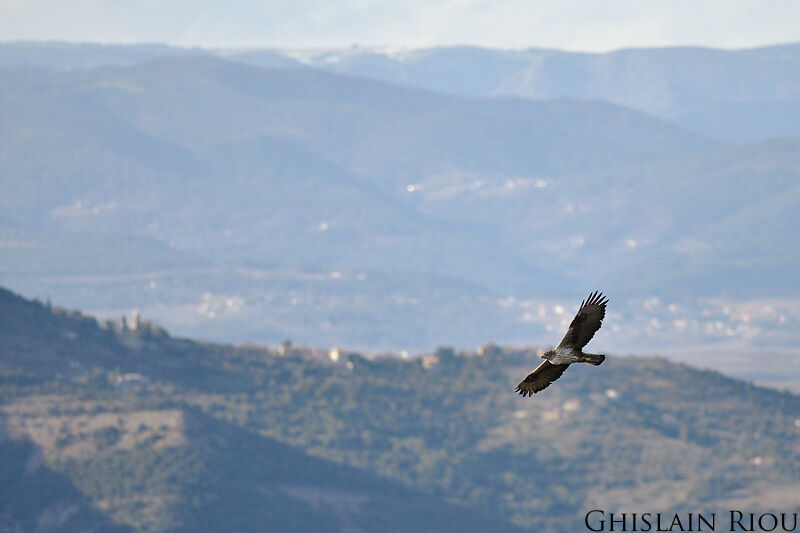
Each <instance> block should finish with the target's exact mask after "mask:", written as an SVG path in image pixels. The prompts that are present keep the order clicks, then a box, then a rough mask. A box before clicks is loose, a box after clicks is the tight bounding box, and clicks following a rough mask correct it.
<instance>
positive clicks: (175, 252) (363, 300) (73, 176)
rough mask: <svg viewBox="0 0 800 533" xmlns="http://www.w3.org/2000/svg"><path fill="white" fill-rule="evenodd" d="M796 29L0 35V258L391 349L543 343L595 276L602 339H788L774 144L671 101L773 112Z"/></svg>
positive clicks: (73, 289) (37, 283)
mask: <svg viewBox="0 0 800 533" xmlns="http://www.w3.org/2000/svg"><path fill="white" fill-rule="evenodd" d="M796 50H797V47H795V46H794V45H792V46H786V47H776V48H768V49H759V50H750V51H710V50H699V49H668V50H629V51H620V52H616V53H611V54H599V55H593V54H569V53H562V52H554V51H536V50H530V51H520V52H507V51H492V50H480V49H470V48H453V49H439V50H427V51H413V52H408V53H403V54H398V53H386V52H380V51H370V50H361V49H355V50H346V51H325V52H313V53H312V52H303V53H300V52H291V51H289V52H287V51H248V52H236V51H207V50H184V49H174V48H169V47H164V46H158V45H152V46H151V45H148V46H99V45H68V44H62V43H6V44H2V45H0V95H2V99H0V116H2V121H0V135H2V138H3V139H4V142H3V143H2V145H0V173H2V176H3V179H2V180H0V209H2V217H1V218H0V281H2V282H3V283H5V284H7V285H9V286H12V287H14V288H15V289H18V290H20V291H23V292H24V293H26V294H29V295H39V296H41V297H46V296H51V297H53V298H55V299H57V300H59V301H64V302H69V303H70V304H72V305H76V306H80V307H82V308H85V309H91V310H93V311H95V312H98V313H101V314H103V315H110V314H119V313H122V312H125V313H130V312H132V311H133V310H134V309H138V310H140V311H142V312H143V313H144V314H145V316H148V317H153V318H156V319H159V320H161V321H163V322H164V323H165V324H167V325H168V326H169V327H171V328H175V329H176V330H177V331H180V332H182V333H186V334H190V333H191V334H195V335H201V336H204V337H205V338H209V339H218V340H242V339H247V340H252V341H255V340H265V341H270V342H280V341H281V340H283V339H286V338H290V339H294V340H295V341H298V342H303V343H309V344H323V345H333V344H337V345H339V344H340V345H348V346H357V347H361V348H364V349H387V348H392V349H398V350H400V349H408V350H412V351H413V350H422V349H426V348H432V347H434V346H436V345H437V344H454V345H457V346H468V345H472V346H474V345H477V344H480V343H482V342H485V341H487V340H490V339H495V340H500V341H503V342H514V343H532V342H541V343H546V342H554V341H555V340H557V339H556V338H555V337H557V336H558V335H559V333H558V332H559V331H560V330H561V329H562V328H563V327H564V325H565V324H564V321H565V320H567V317H566V315H568V314H569V311H570V310H571V309H572V308H571V307H567V306H574V304H575V303H576V302H577V301H579V300H580V298H581V297H583V296H585V293H588V291H589V290H590V289H593V288H603V289H605V290H607V291H608V292H610V293H611V294H612V298H613V299H614V302H613V304H612V305H614V306H615V307H614V312H616V313H619V314H618V315H616V316H613V320H612V321H611V323H612V324H613V325H614V327H616V328H618V329H617V330H616V331H614V341H613V344H614V345H615V346H616V349H617V350H618V351H621V352H624V351H631V350H641V349H645V350H647V351H648V352H656V351H668V350H673V351H674V350H696V349H698V348H701V347H702V348H704V349H716V350H718V351H720V352H727V353H732V352H736V353H748V354H750V353H753V350H756V353H757V354H758V355H759V357H778V358H784V359H780V360H784V361H787V360H791V358H792V357H795V356H796V349H797V346H798V342H800V337H797V334H796V331H798V329H797V328H796V327H795V325H796V323H797V321H798V320H800V304H798V300H797V297H798V291H799V290H800V278H798V272H800V255H798V249H797V247H795V246H791V245H789V244H788V243H793V242H796V241H797V239H798V237H800V236H798V226H797V224H795V223H794V220H795V218H796V216H795V215H794V213H796V212H797V211H798V208H800V206H799V205H798V201H799V200H800V189H798V183H800V181H798V173H800V165H798V162H799V161H800V157H798V156H800V142H799V141H798V140H797V139H796V138H785V139H772V138H771V137H774V136H775V135H777V133H776V132H777V130H775V129H774V128H772V126H769V124H767V123H766V122H759V124H760V126H759V127H762V126H763V131H764V132H765V133H763V134H761V133H758V134H757V135H755V134H754V135H755V137H753V138H757V139H759V141H758V142H752V143H748V144H733V143H731V142H730V139H729V138H727V137H725V135H718V134H717V133H714V132H713V131H710V130H709V129H708V128H704V127H696V125H695V126H692V124H688V123H686V122H685V121H684V120H683V119H682V118H680V117H683V116H689V115H691V114H692V113H700V115H694V116H696V117H701V115H703V113H706V111H702V110H711V111H708V113H712V114H716V115H717V116H719V117H721V119H724V120H725V121H728V122H730V121H733V122H736V123H737V124H744V123H742V122H737V121H738V120H739V119H737V118H736V117H737V116H738V115H736V114H735V113H734V114H726V113H727V111H725V110H727V109H734V110H735V109H744V108H746V107H748V106H750V108H755V109H762V108H763V109H772V110H773V111H774V112H775V113H776V114H777V115H780V116H781V117H784V118H786V117H791V114H790V113H789V112H784V111H783V109H784V106H789V107H791V106H792V105H794V104H793V103H792V102H794V101H795V100H796V94H795V93H794V92H793V91H794V90H795V89H796V87H797V86H798V85H796V84H795V81H796V75H797V72H796V69H795V68H794V65H796V64H798V63H797V62H796V61H795V62H793V61H791V58H792V57H794V54H796V53H797V52H796ZM787 58H788V59H787ZM525 72H527V73H528V75H527V76H526V75H523V73H525ZM701 73H707V77H710V78H709V79H706V78H704V77H703V76H701ZM793 76H794V77H793ZM370 78H371V79H370ZM470 80H473V81H470ZM514 80H517V81H516V82H515V81H514ZM726 80H727V81H726ZM748 80H749V81H751V82H752V83H749V84H748ZM764 80H769V83H767V82H766V81H764ZM387 82H392V83H387ZM601 82H602V83H601ZM766 85H768V86H769V87H768V88H765V87H766ZM654 87H655V88H659V87H660V88H662V89H663V90H656V89H654ZM725 87H728V89H729V90H723V89H724V88H725ZM434 90H435V91H436V92H434ZM659 91H660V92H659ZM762 101H769V102H771V103H770V104H769V105H766V106H761V104H760V102H762ZM712 108H713V110H712ZM786 109H789V108H788V107H787V108H786ZM698 110H701V111H702V112H701V111H698ZM773 111H770V112H773ZM737 112H738V111H737ZM692 120H694V119H692ZM698 120H699V121H700V122H701V123H702V124H710V122H709V121H707V120H706V119H703V118H701V119H698ZM794 123H800V122H794ZM692 128H694V129H692ZM770 128H772V129H770ZM724 129H726V131H733V129H730V128H727V127H726V128H724ZM734 129H735V128H734ZM747 129H748V131H751V129H750V128H749V127H748V128H747ZM752 131H753V132H756V129H752ZM759 131H761V130H759ZM787 134H792V135H793V134H794V133H792V132H789V133H787ZM780 135H784V133H781V134H780ZM654 299H655V300H654ZM653 301H655V302H658V303H655V304H653V303H652V302H653ZM648 302H650V303H648ZM557 309H561V311H558V312H557V311H556V310H557ZM726 310H727V311H726ZM787 357H788V358H789V359H785V358H787ZM714 364H715V365H717V366H720V367H724V365H720V364H718V363H714ZM740 368H743V367H740ZM742 372H743V373H745V372H750V368H749V367H748V369H747V370H743V371H742ZM778 373H779V374H783V373H782V372H778Z"/></svg>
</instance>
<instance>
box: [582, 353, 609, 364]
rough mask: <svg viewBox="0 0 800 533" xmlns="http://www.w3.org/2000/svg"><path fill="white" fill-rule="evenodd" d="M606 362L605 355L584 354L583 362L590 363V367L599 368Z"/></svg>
mask: <svg viewBox="0 0 800 533" xmlns="http://www.w3.org/2000/svg"><path fill="white" fill-rule="evenodd" d="M605 360H606V356H605V355H601V354H597V353H585V354H583V362H584V363H589V364H590V365H594V366H599V365H602V364H603V361H605Z"/></svg>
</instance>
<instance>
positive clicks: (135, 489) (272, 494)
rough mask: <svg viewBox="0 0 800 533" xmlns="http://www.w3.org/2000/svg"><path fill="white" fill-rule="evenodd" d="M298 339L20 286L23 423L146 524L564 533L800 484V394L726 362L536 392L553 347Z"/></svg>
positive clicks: (6, 360)
mask: <svg viewBox="0 0 800 533" xmlns="http://www.w3.org/2000/svg"><path fill="white" fill-rule="evenodd" d="M12 316H14V317H22V318H17V319H15V320H13V321H12V320H6V317H12ZM63 330H69V331H76V332H79V333H77V335H76V336H74V337H70V338H67V337H65V336H64V335H62V334H61V333H60V332H61V331H63ZM281 351H282V354H281V353H278V351H273V350H269V349H266V348H256V347H247V346H242V347H231V346H223V345H213V344H203V343H195V342H191V341H188V340H183V339H174V338H171V337H169V336H168V335H165V334H163V333H162V334H159V335H153V334H151V333H149V330H143V331H138V332H133V331H122V330H119V329H113V328H112V329H101V328H100V327H99V326H98V325H97V324H96V323H95V322H93V321H92V320H91V319H87V318H86V317H82V316H79V315H76V314H72V313H67V312H63V311H57V310H56V311H53V310H51V309H48V308H47V307H46V306H44V305H41V304H36V303H31V302H26V301H23V300H21V299H19V298H16V297H14V296H13V295H10V294H9V293H6V292H2V293H0V354H2V373H0V398H2V402H3V404H2V408H3V413H5V415H4V416H5V418H6V420H5V422H4V423H5V424H6V425H8V426H9V427H10V428H16V431H17V434H21V435H27V437H26V438H27V439H28V440H29V441H32V442H33V443H35V446H36V447H38V448H40V449H41V453H43V455H44V457H45V458H46V464H47V465H48V466H47V468H48V469H52V471H53V472H55V473H57V475H58V476H61V478H60V479H64V480H68V482H69V483H70V484H72V486H74V487H75V488H76V489H77V493H79V494H80V497H81V498H84V499H85V501H87V502H92V503H93V504H94V505H100V506H101V508H102V509H103V510H104V512H106V513H107V515H108V517H110V518H111V519H113V520H114V521H116V522H117V523H120V524H124V525H129V526H132V527H134V528H136V529H137V530H142V531H181V530H186V531H190V530H192V531H199V530H203V528H204V527H205V530H207V531H216V530H220V531H221V530H224V529H225V527H226V525H227V526H231V525H232V524H233V525H236V527H237V528H243V529H238V530H245V529H246V528H247V527H251V528H255V529H258V527H259V524H263V523H264V521H266V520H273V521H274V520H278V521H279V522H273V523H274V524H276V527H277V528H278V529H280V530H285V531H299V530H301V529H303V528H310V527H317V528H318V527H319V524H320V523H326V524H328V525H329V526H330V527H329V530H334V531H338V530H340V529H346V528H347V527H351V526H352V527H356V528H357V529H358V528H361V530H365V531H366V530H375V529H376V527H378V526H377V524H380V528H381V529H389V530H396V531H403V530H406V531H410V530H414V531H423V530H425V524H427V525H429V526H430V527H432V528H433V529H434V530H437V531H444V530H447V529H448V527H449V528H451V529H456V525H458V524H461V526H464V525H465V524H464V523H463V522H459V521H458V520H456V519H454V518H452V517H453V516H456V515H458V516H463V517H466V518H463V519H462V520H467V525H468V523H470V522H473V521H476V520H477V521H480V520H485V521H486V522H485V523H487V524H492V523H493V524H495V525H496V524H498V523H501V522H502V521H503V520H505V519H510V520H511V521H513V522H514V523H516V524H517V525H518V526H521V527H525V528H531V529H533V530H535V531H548V530H552V531H559V530H563V529H564V527H565V526H564V524H571V523H573V522H574V523H575V524H580V523H581V522H580V520H581V516H582V513H583V512H585V511H586V510H587V508H590V507H591V508H607V509H620V510H625V509H626V508H628V507H629V506H630V504H631V502H633V501H635V502H637V503H636V505H637V508H639V509H645V508H646V509H648V510H653V511H658V510H665V511H666V510H670V509H684V510H685V508H686V506H691V507H692V509H700V508H708V509H714V508H715V506H718V505H722V503H723V502H725V501H729V500H731V499H736V498H745V499H747V500H748V501H752V502H753V505H754V506H756V507H758V508H759V509H765V510H766V509H770V508H771V506H774V505H776V504H775V503H774V500H773V499H772V497H771V496H770V494H774V492H768V491H766V490H765V487H769V488H770V490H772V491H775V490H779V491H780V490H783V491H785V492H787V493H789V492H791V491H796V490H797V488H798V485H797V479H800V467H798V465H800V446H798V439H797V434H798V427H797V420H800V398H799V397H798V396H795V395H792V394H789V393H783V392H778V391H774V390H770V389H765V388H761V387H756V386H753V385H751V384H748V383H745V382H742V381H736V380H732V379H729V378H727V377H725V376H723V375H721V374H718V373H715V372H710V371H701V370H697V369H694V368H691V367H688V366H684V365H676V364H673V363H668V362H666V361H663V360H658V359H638V358H614V357H612V358H610V359H609V360H608V361H607V362H606V363H605V364H604V365H603V366H601V367H599V368H594V367H592V368H587V367H581V366H576V367H575V368H572V369H570V371H569V372H568V373H566V374H565V375H564V377H563V378H562V379H561V380H559V382H558V383H557V385H555V386H553V387H551V388H549V389H547V390H546V391H544V392H543V393H541V394H539V395H537V396H536V397H534V398H530V399H523V398H520V397H519V396H517V395H515V394H513V387H514V385H515V384H516V382H517V381H518V380H519V379H521V377H523V376H524V375H525V373H526V372H527V371H529V370H530V368H531V367H532V366H533V365H535V364H536V362H537V358H536V355H535V352H534V351H533V350H527V349H520V350H517V349H509V348H499V347H487V349H486V350H483V355H478V354H477V353H460V352H457V351H455V350H453V349H451V348H447V347H443V348H440V349H439V350H437V351H436V353H435V354H432V356H427V357H425V358H419V359H409V360H403V359H400V358H396V357H391V356H383V357H376V358H368V357H364V356H362V355H359V354H355V353H348V352H346V351H340V355H339V357H338V359H337V360H336V361H335V362H334V361H332V359H331V358H330V357H329V355H328V353H327V352H325V351H321V350H309V349H305V348H302V347H299V348H298V347H293V346H289V345H287V346H285V347H284V348H283V349H282V350H281ZM119 376H127V378H126V379H127V381H124V380H120V379H118V378H119ZM126 383H136V386H127V385H125V384H126ZM33 422H36V424H39V425H38V426H37V425H36V424H34V423H33ZM34 427H50V428H53V429H52V430H53V431H54V432H55V433H54V436H53V437H52V438H51V437H45V436H42V435H43V433H41V432H37V431H39V430H36V431H34V430H33V429H31V428H34ZM33 443H31V444H27V446H33V445H34V444H33ZM15 446H16V445H15ZM20 460H21V459H20ZM54 475H55V474H54ZM4 476H5V478H4V482H8V483H12V484H13V483H20V481H19V478H18V477H14V476H13V475H12V474H10V473H8V472H7V473H6V474H4ZM54 490H55V489H54ZM365 495H366V496H365ZM365 497H366V498H367V499H366V500H364V498H365ZM313 502H316V503H313ZM409 502H413V506H412V507H414V506H416V507H418V508H420V509H425V511H424V512H421V514H418V513H416V514H415V513H414V512H411V511H409V507H408V506H407V505H411V503H409ZM424 502H427V505H428V506H427V507H425V505H423V503H424ZM9 505H10V503H9V502H8V501H7V500H0V512H5V513H17V512H18V511H17V510H14V508H11V507H9ZM420 506H422V507H420ZM462 506H463V507H462ZM467 509H469V510H470V511H469V512H467ZM290 510H291V511H290ZM783 510H784V511H785V510H786V509H783ZM27 512H31V513H35V512H36V510H35V509H29V510H28V511H27ZM464 513H466V514H464ZM470 513H472V514H470ZM386 516H393V517H394V518H393V519H392V520H391V521H389V522H390V523H391V524H392V525H391V527H389V526H388V525H387V523H386V522H385V521H382V520H385V517H386ZM381 517H384V518H383V519H382V518H381ZM448 517H449V518H448ZM412 520H417V522H414V523H415V524H416V526H415V527H412V526H411V525H409V524H411V523H412V522H411V521H412ZM498 521H499V522H498ZM476 523H477V522H476ZM431 524H436V526H431ZM445 524H449V526H445ZM404 526H405V527H404ZM461 526H459V527H461ZM510 527H511V526H510V525H509V526H503V529H505V530H510V529H508V528H510ZM576 527H577V526H576ZM462 529H463V527H462Z"/></svg>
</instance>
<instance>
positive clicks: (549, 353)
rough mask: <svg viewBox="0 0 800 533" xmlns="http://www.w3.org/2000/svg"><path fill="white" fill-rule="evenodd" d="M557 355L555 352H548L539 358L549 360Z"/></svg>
mask: <svg viewBox="0 0 800 533" xmlns="http://www.w3.org/2000/svg"><path fill="white" fill-rule="evenodd" d="M555 354H556V351H555V350H548V351H546V352H544V353H543V354H542V355H540V356H539V357H541V358H542V359H549V358H550V357H551V356H554V355H555Z"/></svg>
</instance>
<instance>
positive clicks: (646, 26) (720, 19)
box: [0, 0, 800, 51]
mask: <svg viewBox="0 0 800 533" xmlns="http://www.w3.org/2000/svg"><path fill="white" fill-rule="evenodd" d="M18 39H28V40H69V41H95V42H98V41H99V42H121V43H130V42H165V43H171V44H178V45H185V46H194V45H196V46H205V47H245V46H246V47H254V46H265V47H303V48H305V47H341V46H350V45H351V44H353V43H358V44H360V45H366V46H374V45H387V46H402V47H419V46H432V45H446V44H473V45H482V46H491V47H503V48H525V47H532V46H536V47H550V48H565V49H571V50H591V51H602V50H609V49H614V48H621V47H630V46H661V45H681V44H689V45H705V46H714V47H724V48H741V47H750V46H758V45H764V44H775V43H785V42H793V41H800V1H795V0H706V1H704V0H672V1H671V0H595V1H586V0H553V1H547V2H544V1H535V0H527V1H526V0H446V1H439V2H437V1H435V0H405V1H403V0H340V1H337V0H294V1H283V0H281V1H269V0H267V1H257V0H228V1H225V2H222V1H211V0H138V1H134V0H71V1H65V0H0V40H2V41H9V40H18Z"/></svg>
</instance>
